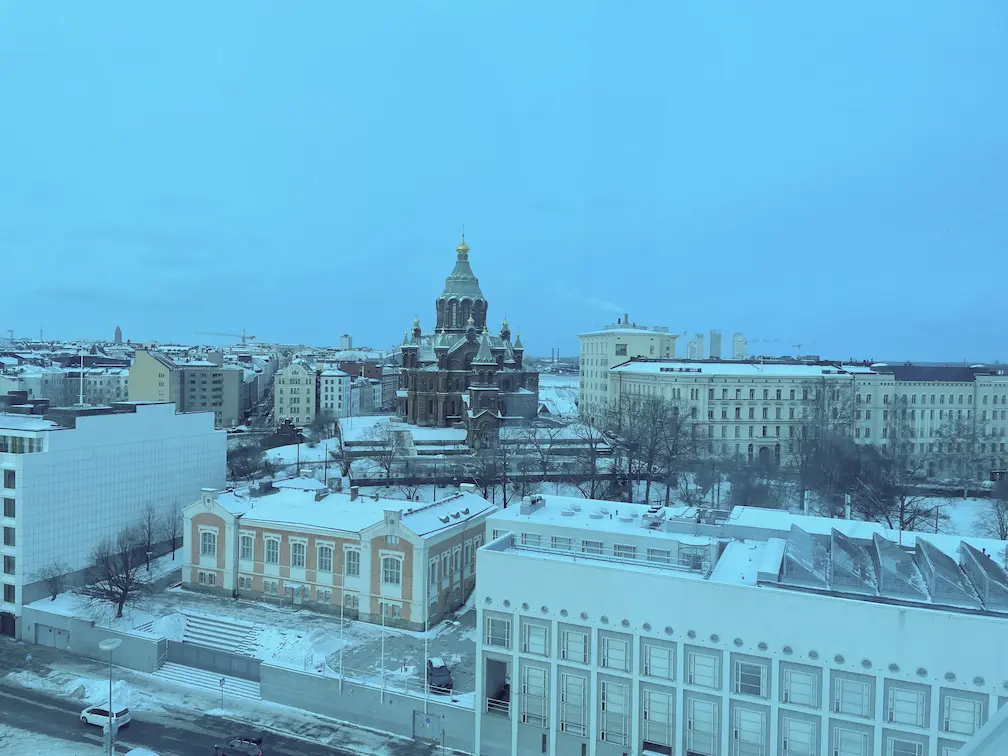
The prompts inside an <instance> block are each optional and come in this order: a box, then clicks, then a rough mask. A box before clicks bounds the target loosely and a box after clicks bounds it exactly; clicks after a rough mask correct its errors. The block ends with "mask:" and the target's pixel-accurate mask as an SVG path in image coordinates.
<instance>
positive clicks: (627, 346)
mask: <svg viewBox="0 0 1008 756" xmlns="http://www.w3.org/2000/svg"><path fill="white" fill-rule="evenodd" d="M677 338H678V336H677V334H674V333H669V332H668V328H667V327H665V326H652V327H651V328H648V327H647V326H642V325H637V324H636V323H633V322H631V321H630V318H629V316H628V315H624V316H623V317H622V318H618V319H617V321H616V322H615V323H613V324H611V325H607V326H605V327H604V328H603V329H602V330H601V331H591V332H588V333H580V334H578V340H579V342H580V372H581V375H580V385H579V391H578V408H579V411H580V413H581V414H582V415H583V416H586V417H591V416H592V415H593V413H597V412H600V411H602V410H603V409H604V408H605V407H607V406H608V403H609V399H608V389H609V381H608V372H609V368H610V367H613V366H615V365H621V364H623V363H624V362H626V361H627V360H631V359H633V358H635V357H638V358H646V359H674V358H675V354H676V339H677Z"/></svg>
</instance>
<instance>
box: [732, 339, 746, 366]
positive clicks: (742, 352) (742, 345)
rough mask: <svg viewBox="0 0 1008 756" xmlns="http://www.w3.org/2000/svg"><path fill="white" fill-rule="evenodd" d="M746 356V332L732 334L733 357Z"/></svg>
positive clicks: (736, 358) (737, 358)
mask: <svg viewBox="0 0 1008 756" xmlns="http://www.w3.org/2000/svg"><path fill="white" fill-rule="evenodd" d="M745 358H746V338H745V334H744V333H735V334H732V359H733V360H744V359H745Z"/></svg>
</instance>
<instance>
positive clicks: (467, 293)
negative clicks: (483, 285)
mask: <svg viewBox="0 0 1008 756" xmlns="http://www.w3.org/2000/svg"><path fill="white" fill-rule="evenodd" d="M455 254H456V260H455V268H454V269H453V270H452V272H451V275H449V276H448V278H446V279H445V285H444V290H443V291H442V292H441V296H440V297H439V299H466V298H468V299H482V300H484V301H486V298H485V297H484V296H483V291H482V290H481V289H480V285H479V279H478V278H476V275H475V274H474V273H473V272H472V268H471V267H469V245H468V244H466V242H465V234H464V233H463V234H462V241H461V243H459V245H458V246H457V247H456V248H455Z"/></svg>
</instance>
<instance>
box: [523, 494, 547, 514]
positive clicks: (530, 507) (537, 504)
mask: <svg viewBox="0 0 1008 756" xmlns="http://www.w3.org/2000/svg"><path fill="white" fill-rule="evenodd" d="M544 506H546V500H545V499H544V498H543V497H542V496H526V497H525V498H523V499H522V503H521V509H520V510H519V511H520V512H521V514H523V515H528V514H532V513H533V512H535V511H537V510H539V509H542V508H543V507H544Z"/></svg>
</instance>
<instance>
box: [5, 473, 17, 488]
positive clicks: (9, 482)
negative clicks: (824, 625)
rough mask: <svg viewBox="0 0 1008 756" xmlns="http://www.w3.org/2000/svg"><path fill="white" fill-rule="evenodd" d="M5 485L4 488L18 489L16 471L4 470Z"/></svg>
mask: <svg viewBox="0 0 1008 756" xmlns="http://www.w3.org/2000/svg"><path fill="white" fill-rule="evenodd" d="M3 484H4V488H10V489H11V490H13V489H14V488H16V487H17V475H16V474H15V472H14V470H4V473H3Z"/></svg>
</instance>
